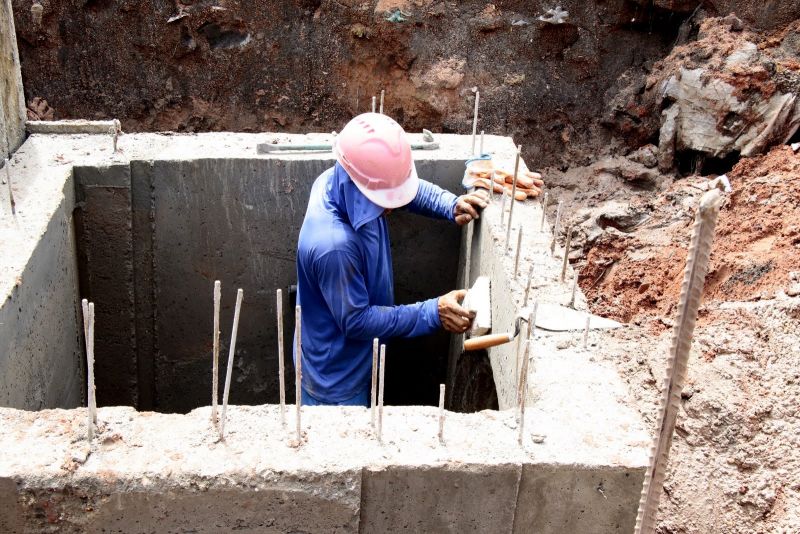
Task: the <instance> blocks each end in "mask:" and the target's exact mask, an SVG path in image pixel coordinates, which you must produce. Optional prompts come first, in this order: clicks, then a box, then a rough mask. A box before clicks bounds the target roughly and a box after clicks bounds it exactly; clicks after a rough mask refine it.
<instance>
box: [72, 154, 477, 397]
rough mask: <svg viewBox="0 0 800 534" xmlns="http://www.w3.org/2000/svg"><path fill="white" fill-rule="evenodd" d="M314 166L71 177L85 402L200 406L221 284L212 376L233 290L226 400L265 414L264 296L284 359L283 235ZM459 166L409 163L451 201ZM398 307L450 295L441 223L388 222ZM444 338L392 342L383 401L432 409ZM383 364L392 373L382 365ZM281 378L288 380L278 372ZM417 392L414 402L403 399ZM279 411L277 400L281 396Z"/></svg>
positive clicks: (300, 212)
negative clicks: (279, 297) (87, 345)
mask: <svg viewBox="0 0 800 534" xmlns="http://www.w3.org/2000/svg"><path fill="white" fill-rule="evenodd" d="M332 164H333V160H332V159H330V156H326V155H322V156H321V157H319V158H315V159H301V160H297V159H295V160H293V159H256V158H252V159H241V158H238V159H237V158H231V159H227V160H225V159H190V160H177V161H175V160H163V161H161V160H153V161H132V162H131V163H130V166H127V165H125V166H109V167H102V168H98V167H80V168H78V169H76V179H77V181H78V196H79V198H80V199H81V203H80V207H81V208H82V209H81V210H79V213H80V218H79V219H80V226H79V228H80V242H81V252H82V254H81V257H82V260H83V264H82V272H83V276H82V289H83V291H84V294H85V295H86V296H88V297H89V298H90V299H92V300H93V301H94V302H95V303H96V305H97V309H98V310H101V309H102V310H103V312H102V314H101V313H100V312H98V330H97V353H98V355H100V354H102V355H105V357H104V358H98V364H97V377H98V402H100V404H101V405H118V404H130V405H137V406H139V407H140V408H141V409H151V408H153V407H155V408H158V409H160V410H175V411H183V412H185V411H188V410H190V409H192V408H195V407H197V406H201V405H203V404H208V403H209V402H210V399H209V398H208V396H209V391H210V389H211V388H210V382H211V374H210V362H211V346H210V343H211V331H212V328H211V319H212V315H211V312H212V298H211V296H212V286H213V281H214V280H217V279H218V280H221V281H222V283H223V306H222V315H221V330H222V338H221V345H222V347H223V350H222V357H221V359H222V364H223V365H224V362H225V359H226V355H227V350H226V347H227V346H228V343H229V335H230V325H231V322H232V317H233V307H234V306H233V305H234V301H235V291H236V288H239V287H241V288H243V289H244V294H245V298H244V302H243V308H242V314H241V323H240V327H239V336H238V339H237V351H236V360H235V365H236V376H237V385H236V388H233V389H232V401H233V402H237V403H246V404H256V403H263V402H277V400H278V371H277V368H278V364H277V332H276V318H275V312H276V310H275V306H276V304H275V290H276V289H277V288H282V289H283V290H284V305H283V309H284V325H285V330H284V332H285V339H284V342H285V346H286V347H287V354H291V349H290V347H291V335H292V329H293V324H294V320H293V318H294V309H293V306H294V300H293V296H292V295H290V294H289V286H290V285H293V284H295V283H296V269H295V253H296V248H297V235H298V233H299V230H300V225H301V224H302V220H303V216H304V214H305V209H306V205H307V202H308V195H309V192H310V189H311V185H312V184H313V182H314V180H315V179H316V177H317V176H318V175H319V174H320V173H321V172H322V171H323V170H325V169H326V168H329V167H330V166H331V165H332ZM462 169H463V163H462V162H461V161H437V160H430V161H421V162H419V163H418V170H419V173H420V175H421V176H423V177H425V178H428V179H430V180H432V181H434V182H435V183H438V184H439V185H441V186H443V187H445V188H448V189H451V190H453V191H457V190H458V188H459V187H460V186H459V182H460V177H461V174H462ZM389 220H390V232H391V235H392V248H393V256H394V269H395V280H396V283H395V285H396V289H397V290H396V299H397V302H399V303H404V302H414V301H417V300H421V299H425V298H430V297H434V296H438V295H440V294H442V293H444V292H446V291H449V290H451V289H455V285H456V284H455V280H456V270H457V266H458V256H459V239H458V235H459V230H458V228H457V227H455V226H454V225H452V223H449V222H446V221H431V220H425V219H422V218H420V217H418V216H415V215H411V214H408V213H402V212H397V213H395V214H393V215H392V216H391V217H390V219H389ZM448 343H449V336H447V335H446V334H444V333H442V334H439V335H435V336H430V337H427V338H425V339H417V340H410V341H406V340H403V341H398V342H397V343H396V346H394V347H392V350H390V352H389V358H390V363H388V364H387V365H392V366H393V368H395V369H396V372H395V373H393V375H392V378H391V379H390V381H389V382H388V383H387V390H388V391H389V393H387V395H388V396H389V397H392V396H393V393H392V392H396V393H395V394H394V397H395V399H394V400H395V401H397V402H401V403H410V402H425V401H427V402H428V403H430V404H433V403H435V402H436V399H437V397H438V384H439V383H440V382H441V381H442V380H443V376H444V372H445V367H446V362H447V355H448V354H447V353H448ZM393 355H397V356H396V359H394V361H392V356H393ZM288 367H289V371H288V372H289V373H291V367H290V366H288ZM409 382H411V383H414V384H415V388H414V390H419V391H423V392H426V393H427V395H423V397H422V399H420V398H419V397H414V396H413V392H409V389H408V387H407V384H408V383H409ZM290 399H291V394H290Z"/></svg>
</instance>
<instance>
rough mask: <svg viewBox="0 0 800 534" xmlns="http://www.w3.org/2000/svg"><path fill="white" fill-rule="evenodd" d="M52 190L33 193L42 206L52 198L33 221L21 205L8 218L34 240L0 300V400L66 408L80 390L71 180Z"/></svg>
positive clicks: (16, 404)
mask: <svg viewBox="0 0 800 534" xmlns="http://www.w3.org/2000/svg"><path fill="white" fill-rule="evenodd" d="M43 178H44V177H43ZM53 178H54V179H56V180H57V179H58V177H57V176H54V177H53ZM45 179H46V178H45ZM54 193H55V194H54V195H49V196H48V199H44V198H43V199H41V202H42V204H43V206H45V208H44V209H47V206H48V203H49V200H50V199H51V198H52V199H53V205H54V210H53V211H52V212H50V211H49V209H47V210H48V218H47V219H39V222H41V223H42V226H41V228H40V227H38V226H35V227H34V226H31V225H30V224H29V223H31V220H30V219H29V218H28V217H26V215H28V212H19V213H18V215H17V217H15V218H13V219H9V220H8V223H9V224H11V225H14V226H12V227H11V228H10V230H11V232H13V233H14V234H15V237H16V238H19V237H20V236H21V235H24V234H25V233H27V231H28V230H30V231H31V233H32V235H33V236H35V237H31V238H30V239H32V240H33V242H34V243H35V247H34V248H33V250H32V251H31V252H30V255H29V256H27V258H26V261H25V264H24V268H23V270H22V272H21V275H19V276H18V277H17V278H16V280H15V283H14V285H13V287H12V288H11V290H10V291H9V293H8V294H7V295H6V298H5V300H4V301H3V302H2V303H0V377H2V380H0V405H2V406H10V407H15V408H23V409H27V410H39V409H42V408H55V407H60V408H69V407H74V406H78V405H79V404H80V402H81V398H82V393H83V391H84V389H83V383H84V379H83V374H84V373H83V357H82V355H83V345H82V333H81V330H82V326H81V323H80V317H79V315H78V300H79V298H78V295H79V292H78V270H77V260H76V247H75V236H74V230H73V221H72V210H73V204H74V199H73V195H72V181H71V180H67V181H66V186H65V187H64V189H63V190H56V191H55V192H54ZM34 219H35V217H34ZM39 232H41V233H39ZM5 237H9V238H11V236H10V235H8V234H5ZM12 239H13V238H12ZM23 239H24V238H23ZM28 243H30V241H29V242H28ZM6 244H7V247H8V249H7V250H8V252H9V253H11V249H12V248H14V249H15V250H17V251H18V252H22V253H24V252H23V250H21V247H15V246H14V243H13V242H9V241H7V242H6ZM4 259H5V260H9V259H11V258H4ZM0 263H4V262H0ZM0 271H3V270H2V269H0Z"/></svg>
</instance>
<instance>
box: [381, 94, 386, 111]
mask: <svg viewBox="0 0 800 534" xmlns="http://www.w3.org/2000/svg"><path fill="white" fill-rule="evenodd" d="M384 93H386V91H385V90H384V89H381V108H380V113H381V115H383V96H384Z"/></svg>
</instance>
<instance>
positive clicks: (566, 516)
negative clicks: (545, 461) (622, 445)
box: [514, 464, 644, 534]
mask: <svg viewBox="0 0 800 534" xmlns="http://www.w3.org/2000/svg"><path fill="white" fill-rule="evenodd" d="M643 480H644V468H642V467H640V468H630V467H622V466H617V467H606V468H600V467H596V466H592V467H588V466H582V465H538V464H526V465H525V466H523V468H522V481H521V482H520V488H519V499H518V500H517V507H516V510H517V513H516V517H515V519H514V532H515V534H526V533H529V532H535V533H536V534H555V533H564V532H580V533H581V534H610V533H620V534H621V533H626V534H627V533H629V532H633V527H634V524H635V522H636V509H637V507H638V504H639V492H640V491H641V488H642V481H643Z"/></svg>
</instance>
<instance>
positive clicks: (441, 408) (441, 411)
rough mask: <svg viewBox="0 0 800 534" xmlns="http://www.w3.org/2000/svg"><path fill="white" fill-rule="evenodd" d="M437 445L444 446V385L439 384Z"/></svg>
mask: <svg viewBox="0 0 800 534" xmlns="http://www.w3.org/2000/svg"><path fill="white" fill-rule="evenodd" d="M439 445H444V384H439Z"/></svg>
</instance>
